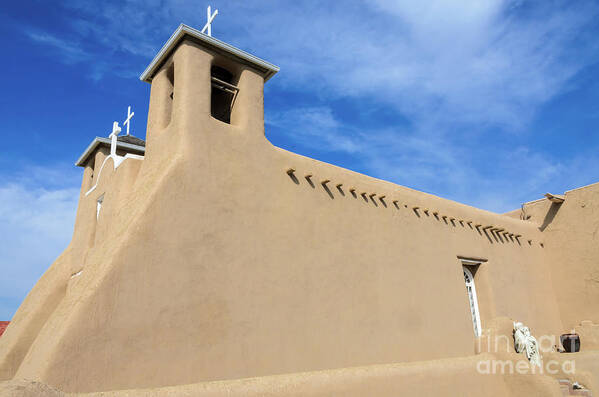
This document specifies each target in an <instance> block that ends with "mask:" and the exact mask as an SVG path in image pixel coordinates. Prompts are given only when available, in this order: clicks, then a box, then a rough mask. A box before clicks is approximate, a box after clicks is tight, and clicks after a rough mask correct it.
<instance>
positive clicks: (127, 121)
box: [123, 106, 135, 135]
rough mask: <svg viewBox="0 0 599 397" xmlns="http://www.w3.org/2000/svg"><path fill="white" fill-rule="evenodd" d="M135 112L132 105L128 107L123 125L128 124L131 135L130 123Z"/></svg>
mask: <svg viewBox="0 0 599 397" xmlns="http://www.w3.org/2000/svg"><path fill="white" fill-rule="evenodd" d="M134 114H135V112H131V106H129V107H127V118H126V119H125V121H123V125H126V126H127V135H129V124H131V117H133V115H134Z"/></svg>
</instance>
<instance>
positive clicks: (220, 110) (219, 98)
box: [210, 66, 239, 124]
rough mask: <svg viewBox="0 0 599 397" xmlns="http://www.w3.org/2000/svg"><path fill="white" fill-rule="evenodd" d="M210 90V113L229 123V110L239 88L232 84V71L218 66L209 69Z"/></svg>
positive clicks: (231, 108)
mask: <svg viewBox="0 0 599 397" xmlns="http://www.w3.org/2000/svg"><path fill="white" fill-rule="evenodd" d="M210 78H211V86H212V91H211V95H210V114H211V115H212V117H214V118H215V119H217V120H220V121H222V122H224V123H227V124H231V112H232V111H233V105H235V98H236V97H237V93H238V92H239V88H237V86H235V85H234V84H233V82H234V76H233V73H231V72H229V71H228V70H227V69H225V68H222V67H220V66H212V67H211V69H210Z"/></svg>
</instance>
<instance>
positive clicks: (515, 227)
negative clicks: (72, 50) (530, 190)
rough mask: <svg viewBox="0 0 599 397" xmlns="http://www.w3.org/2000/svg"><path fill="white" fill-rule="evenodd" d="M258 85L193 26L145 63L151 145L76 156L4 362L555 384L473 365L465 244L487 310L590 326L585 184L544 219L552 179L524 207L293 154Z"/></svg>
mask: <svg viewBox="0 0 599 397" xmlns="http://www.w3.org/2000/svg"><path fill="white" fill-rule="evenodd" d="M213 64H216V65H219V66H224V67H226V68H228V69H229V70H231V71H232V72H233V73H234V74H235V75H237V76H238V82H237V85H238V86H239V89H240V90H239V95H238V97H237V99H236V102H235V105H234V108H233V113H232V120H231V124H226V123H223V122H220V121H218V120H216V119H213V118H212V117H211V116H210V66H211V65H213ZM171 68H172V69H171ZM169 74H170V75H169ZM173 76H174V91H171V90H173V88H172V84H171V82H170V81H171V79H172V77H173ZM263 85H264V80H263V77H262V76H261V75H260V74H259V73H257V72H256V71H254V70H252V68H251V67H250V66H247V65H245V64H240V63H235V62H234V61H232V60H231V59H229V58H226V57H224V56H223V55H219V54H214V53H211V52H210V51H207V50H205V49H203V48H201V46H199V45H198V44H196V43H193V42H191V41H189V40H187V41H184V42H183V43H182V44H181V45H180V46H179V47H178V48H177V49H176V50H175V52H174V54H173V56H172V58H171V59H170V60H169V61H168V62H167V63H166V64H164V65H163V67H162V69H161V70H160V71H158V73H157V74H156V75H155V76H154V77H153V79H152V88H151V97H150V108H149V116H148V129H147V145H146V154H145V158H144V159H143V160H138V159H127V160H125V161H124V162H123V163H122V164H121V165H120V166H119V167H118V168H116V169H115V168H114V166H113V165H112V161H113V160H112V159H111V158H109V159H108V160H107V161H106V164H105V166H104V168H103V171H102V173H101V174H100V173H98V172H97V171H98V170H97V165H98V164H103V163H104V160H105V158H106V157H107V155H108V154H109V153H108V152H106V149H102V150H99V151H98V152H97V153H96V155H95V158H94V164H93V166H94V167H96V168H95V169H92V164H91V161H90V162H89V163H88V165H87V166H86V167H84V173H83V182H82V189H81V196H80V202H79V208H78V210H77V219H76V224H75V230H74V234H73V239H72V241H71V243H70V245H69V247H68V248H67V249H66V250H65V251H64V253H63V254H62V255H61V256H60V257H59V258H58V259H57V260H56V261H55V262H54V263H53V264H52V266H51V267H50V268H49V269H48V271H47V272H46V273H45V274H44V276H43V277H42V278H41V279H40V280H39V282H38V283H37V285H36V286H35V287H34V288H33V289H32V291H31V292H30V293H29V295H28V296H27V298H26V299H25V301H24V302H23V304H22V305H21V307H20V308H19V310H18V312H17V313H16V315H15V317H14V318H13V320H12V322H11V324H10V326H9V327H8V329H7V331H6V333H5V334H4V335H3V336H2V338H1V339H0V379H2V380H6V381H9V380H11V379H13V381H11V382H18V381H19V380H20V379H27V380H31V381H35V382H39V383H40V384H42V385H49V386H51V387H54V388H56V389H59V390H61V391H62V392H65V393H87V392H101V391H111V390H125V389H152V388H160V389H156V390H155V391H153V392H151V393H150V392H147V390H146V391H138V392H135V391H132V392H118V393H117V392H115V393H114V394H110V393H109V394H103V395H114V396H117V395H118V396H120V395H138V394H139V395H155V396H167V395H169V396H170V395H206V396H220V395H225V394H226V395H231V394H236V395H296V394H297V393H299V392H297V390H299V391H301V392H302V395H314V396H320V395H323V396H324V395H332V394H336V395H356V396H357V395H366V394H369V395H380V396H383V395H397V393H399V392H401V393H402V395H404V394H405V395H410V394H411V395H448V396H449V395H481V394H480V390H485V392H487V393H488V394H487V395H497V396H503V395H518V396H519V395H527V396H528V395H539V396H540V395H543V396H548V395H560V394H555V393H559V386H558V385H557V381H556V380H555V379H554V378H551V377H548V376H527V377H523V376H505V377H504V376H492V375H479V374H477V372H476V362H478V361H479V360H480V359H481V357H485V356H484V354H483V355H475V354H476V353H479V352H481V351H488V350H489V349H485V348H480V343H479V344H478V347H477V343H476V342H477V341H476V338H475V335H474V333H473V329H472V319H471V316H470V311H469V304H468V300H467V295H466V291H465V286H464V277H463V273H462V264H461V261H460V259H459V257H466V258H478V259H480V260H481V261H483V262H482V264H481V265H480V266H479V268H478V270H477V272H476V275H475V279H476V282H477V290H478V300H479V306H480V313H481V320H482V325H483V328H485V329H488V330H490V331H492V332H495V333H499V334H503V335H507V336H509V337H511V335H510V334H509V332H510V331H511V329H510V326H509V325H510V324H511V321H512V320H517V321H522V322H524V323H525V324H526V325H527V326H529V327H530V328H531V330H532V331H533V333H534V334H536V335H557V336H558V337H559V334H561V333H563V332H565V331H567V330H568V329H569V328H571V327H574V326H577V325H578V324H579V323H580V322H581V321H582V320H589V321H590V322H591V323H586V324H587V325H586V328H585V329H586V330H587V331H586V332H587V333H590V334H591V335H595V334H593V332H595V331H594V329H596V328H593V324H597V323H599V318H598V317H597V316H598V314H597V313H598V310H597V309H599V308H598V307H597V306H598V305H599V287H598V285H599V284H598V283H597V281H596V280H595V279H596V278H597V272H598V271H599V267H598V266H597V259H598V258H599V255H598V254H599V252H597V244H596V241H595V239H596V236H595V234H596V233H595V232H596V230H597V225H598V224H599V216H598V215H599V214H598V213H597V211H596V207H597V206H599V200H597V197H598V194H599V192H597V189H595V188H592V187H591V188H587V189H583V190H580V191H577V193H569V194H566V201H565V203H564V204H562V207H561V208H560V210H559V211H558V213H557V215H556V216H555V218H554V219H553V220H552V222H551V223H550V224H549V226H546V227H541V225H542V222H543V221H541V224H540V223H539V221H538V220H539V217H541V216H543V217H544V216H545V214H546V213H547V209H546V208H541V204H545V202H544V201H543V202H539V203H541V204H539V205H531V206H530V207H531V208H530V212H531V213H534V215H533V216H532V217H531V218H530V219H529V220H521V219H519V218H520V217H519V216H518V212H514V213H512V214H508V215H499V214H494V213H491V212H487V211H483V210H479V209H476V208H472V207H469V206H466V205H462V204H459V203H455V202H452V201H449V200H445V199H441V198H438V197H435V196H432V195H429V194H425V193H422V192H418V191H414V190H411V189H408V188H405V187H402V186H398V185H395V184H392V183H389V182H385V181H381V180H377V179H374V178H371V177H367V176H364V175H361V174H358V173H354V172H351V171H348V170H345V169H342V168H339V167H335V166H332V165H330V164H326V163H322V162H319V161H316V160H313V159H310V158H306V157H302V156H299V155H296V154H293V153H290V152H287V151H285V150H282V149H280V148H276V147H274V146H272V145H271V144H270V143H269V142H268V140H267V139H266V138H265V135H264V114H263ZM171 92H173V93H174V94H173V96H172V97H173V99H172V100H171V99H170V98H171V95H170V93H171ZM290 169H293V170H294V171H293V172H291V171H289V170H290ZM93 186H95V188H93V190H92V191H91V192H90V193H89V194H87V195H86V192H89V191H90V189H91V188H92V187H93ZM598 189H599V188H598ZM101 195H104V199H103V204H102V210H101V213H100V215H99V217H98V219H96V202H97V199H98V198H99V197H100V196H101ZM582 204H585V205H584V206H582ZM565 263H567V264H568V266H564V264H565ZM79 272H81V273H79ZM589 339H592V338H591V337H589ZM593 343H595V344H594V345H593V344H590V345H589V349H597V344H596V342H593ZM582 346H585V340H583V341H582ZM508 347H509V346H508ZM511 349H513V345H512V346H511ZM588 354H591V356H590V357H592V354H593V353H588ZM585 360H587V361H589V359H588V358H587V359H585ZM398 363H403V364H398ZM410 363H413V364H410ZM589 365H590V364H589ZM356 367H358V368H356ZM589 371H591V372H593V371H596V367H593V368H592V369H590V370H589ZM594 373H595V374H596V372H594ZM283 374H286V375H283ZM275 375H279V376H275ZM592 376H596V375H592ZM244 378H252V379H250V380H240V379H244ZM594 379H596V378H594ZM218 381H220V383H219V382H218ZM11 382H9V383H5V384H4V387H5V388H8V387H12V386H11V385H14V383H11ZM202 382H207V383H202ZM180 385H189V386H180ZM170 386H172V387H175V389H169V388H168V387H170ZM165 387H167V388H166V389H165ZM6 390H7V389H6ZM472 390H474V391H479V393H476V392H471V391H472ZM0 391H3V389H2V388H0ZM200 392H201V393H200ZM48 393H50V392H48ZM294 393H296V394H294ZM48 395H50V394H48Z"/></svg>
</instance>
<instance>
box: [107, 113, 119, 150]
mask: <svg viewBox="0 0 599 397" xmlns="http://www.w3.org/2000/svg"><path fill="white" fill-rule="evenodd" d="M120 132H121V127H119V122H118V121H115V122H114V123H112V132H111V133H110V135H108V138H110V155H111V156H116V142H117V139H118V136H119V133H120Z"/></svg>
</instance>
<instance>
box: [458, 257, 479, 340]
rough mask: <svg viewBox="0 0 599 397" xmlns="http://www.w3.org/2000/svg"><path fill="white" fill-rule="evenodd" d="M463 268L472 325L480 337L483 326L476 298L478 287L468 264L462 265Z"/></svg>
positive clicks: (475, 333)
mask: <svg viewBox="0 0 599 397" xmlns="http://www.w3.org/2000/svg"><path fill="white" fill-rule="evenodd" d="M462 269H463V270H464V281H465V282H466V292H468V301H469V302H470V313H471V314H472V326H473V327H474V335H475V336H476V337H479V336H480V335H481V329H482V327H481V323H480V313H479V312H478V300H477V299H476V287H475V286H474V276H473V275H472V272H471V271H470V270H469V269H468V268H467V267H466V266H462Z"/></svg>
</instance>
